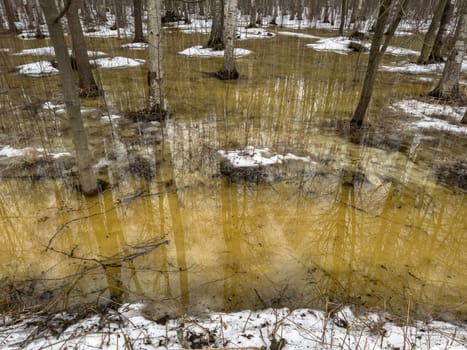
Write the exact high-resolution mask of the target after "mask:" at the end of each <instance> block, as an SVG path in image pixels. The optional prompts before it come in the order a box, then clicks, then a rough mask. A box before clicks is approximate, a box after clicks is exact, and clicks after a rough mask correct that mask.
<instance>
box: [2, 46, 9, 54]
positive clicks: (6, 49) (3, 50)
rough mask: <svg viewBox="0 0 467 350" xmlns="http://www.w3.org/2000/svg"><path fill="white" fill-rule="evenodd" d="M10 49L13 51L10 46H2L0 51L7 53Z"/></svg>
mask: <svg viewBox="0 0 467 350" xmlns="http://www.w3.org/2000/svg"><path fill="white" fill-rule="evenodd" d="M10 51H11V50H10V49H9V48H7V47H2V48H0V52H6V53H8V52H10Z"/></svg>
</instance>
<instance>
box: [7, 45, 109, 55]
mask: <svg viewBox="0 0 467 350" xmlns="http://www.w3.org/2000/svg"><path fill="white" fill-rule="evenodd" d="M68 52H69V53H70V54H71V50H68ZM14 55H16V56H26V55H31V56H55V49H54V48H53V47H52V46H45V47H36V48H33V49H25V50H21V51H19V52H16V53H14ZM88 55H89V56H90V57H98V56H105V55H107V54H106V53H105V52H102V51H88Z"/></svg>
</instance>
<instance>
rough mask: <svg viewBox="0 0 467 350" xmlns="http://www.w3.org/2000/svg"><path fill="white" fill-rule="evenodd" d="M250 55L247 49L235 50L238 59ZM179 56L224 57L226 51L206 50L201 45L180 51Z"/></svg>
mask: <svg viewBox="0 0 467 350" xmlns="http://www.w3.org/2000/svg"><path fill="white" fill-rule="evenodd" d="M250 53H251V51H250V50H247V49H240V48H236V49H234V55H235V56H236V57H241V56H247V55H249V54H250ZM179 54H180V55H185V56H192V57H224V50H213V49H210V48H205V47H203V46H201V45H196V46H193V47H189V48H188V49H185V50H183V51H180V52H179Z"/></svg>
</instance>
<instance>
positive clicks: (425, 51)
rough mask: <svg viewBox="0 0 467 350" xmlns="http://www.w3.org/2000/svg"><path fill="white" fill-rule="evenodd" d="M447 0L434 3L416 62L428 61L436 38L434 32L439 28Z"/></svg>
mask: <svg viewBox="0 0 467 350" xmlns="http://www.w3.org/2000/svg"><path fill="white" fill-rule="evenodd" d="M447 1H448V0H439V1H438V3H437V5H436V8H435V12H434V14H433V19H432V20H431V23H430V26H429V27H428V31H427V32H426V34H425V38H424V39H423V46H422V50H421V52H420V56H419V57H418V60H417V63H418V64H428V63H429V58H430V53H431V51H432V50H433V46H434V43H435V40H436V33H437V31H438V30H439V25H440V23H441V18H442V17H443V12H444V8H445V7H446V3H447Z"/></svg>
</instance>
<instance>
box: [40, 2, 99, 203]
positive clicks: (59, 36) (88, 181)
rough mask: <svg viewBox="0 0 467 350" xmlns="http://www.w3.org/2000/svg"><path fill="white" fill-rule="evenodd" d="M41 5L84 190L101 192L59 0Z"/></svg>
mask: <svg viewBox="0 0 467 350" xmlns="http://www.w3.org/2000/svg"><path fill="white" fill-rule="evenodd" d="M40 5H41V7H42V10H43V11H44V15H45V19H46V22H47V27H48V28H49V33H50V39H51V40H52V44H53V46H54V49H55V55H56V58H57V61H58V68H59V70H60V81H61V83H62V91H63V95H64V99H65V106H66V111H67V114H68V117H69V120H70V127H71V136H72V140H73V145H74V147H75V153H76V161H77V164H78V172H79V180H80V184H81V189H82V192H83V193H84V194H85V195H93V194H96V193H97V181H96V177H95V175H94V171H93V169H92V160H91V153H90V152H89V148H88V139H87V135H86V131H85V129H84V125H83V119H82V116H81V105H80V101H79V98H78V94H77V92H76V88H75V82H74V79H73V71H72V69H71V63H70V56H69V54H68V48H67V46H66V43H65V36H64V34H63V28H62V25H61V23H60V20H59V18H58V11H57V8H56V6H55V1H54V0H40Z"/></svg>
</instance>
